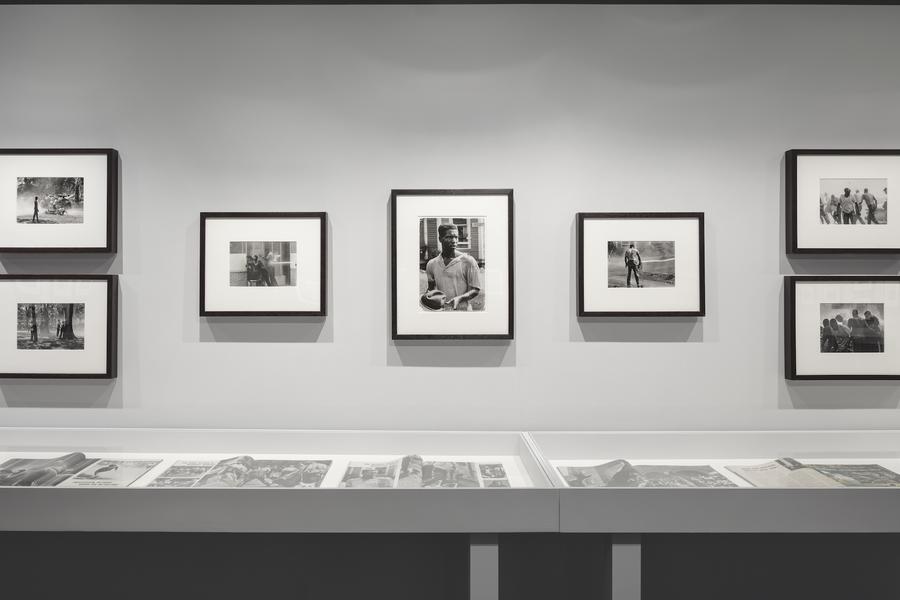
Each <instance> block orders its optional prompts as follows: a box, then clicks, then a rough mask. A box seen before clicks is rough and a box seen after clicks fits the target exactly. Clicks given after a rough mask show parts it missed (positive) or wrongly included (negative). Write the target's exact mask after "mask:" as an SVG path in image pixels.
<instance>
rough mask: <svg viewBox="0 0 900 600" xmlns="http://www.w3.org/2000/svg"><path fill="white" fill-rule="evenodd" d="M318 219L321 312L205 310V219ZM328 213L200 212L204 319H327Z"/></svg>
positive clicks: (201, 300)
mask: <svg viewBox="0 0 900 600" xmlns="http://www.w3.org/2000/svg"><path fill="white" fill-rule="evenodd" d="M279 218H283V219H319V220H320V227H319V235H320V238H321V244H320V246H321V247H320V251H319V256H320V257H321V259H320V264H319V273H320V275H319V278H320V281H319V286H320V292H319V307H320V310H282V311H252V310H251V311H248V310H206V220H207V219H279ZM327 221H328V213H327V212H201V213H200V316H201V317H326V316H328V307H327V301H328V300H327V299H328V294H327V284H328V271H327V269H328V256H327V250H328V243H327V235H328V233H327V231H328V227H327Z"/></svg>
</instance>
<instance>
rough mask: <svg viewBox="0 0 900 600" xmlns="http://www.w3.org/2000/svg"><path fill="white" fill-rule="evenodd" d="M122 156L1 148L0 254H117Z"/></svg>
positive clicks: (105, 151) (109, 152)
mask: <svg viewBox="0 0 900 600" xmlns="http://www.w3.org/2000/svg"><path fill="white" fill-rule="evenodd" d="M118 172H119V155H118V153H117V152H116V151H115V150H109V149H94V150H91V149H57V150H49V149H12V150H11V149H0V252H115V250H116V208H117V205H118V187H119V177H118Z"/></svg>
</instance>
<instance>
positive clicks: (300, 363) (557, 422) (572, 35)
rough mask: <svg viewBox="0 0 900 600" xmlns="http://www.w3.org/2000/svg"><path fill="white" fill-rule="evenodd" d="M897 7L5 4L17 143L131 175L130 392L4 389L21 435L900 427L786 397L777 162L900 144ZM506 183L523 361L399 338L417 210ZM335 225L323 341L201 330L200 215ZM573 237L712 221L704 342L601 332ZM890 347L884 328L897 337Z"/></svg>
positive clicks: (683, 322)
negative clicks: (405, 262) (578, 285)
mask: <svg viewBox="0 0 900 600" xmlns="http://www.w3.org/2000/svg"><path fill="white" fill-rule="evenodd" d="M898 27H900V8H897V7H863V8H859V7H769V6H758V7H754V6H743V7H737V6H735V7H721V6H718V7H715V6H710V7H699V6H694V7H660V6H642V7H622V6H415V7H411V6H368V7H364V6H341V7H337V6H334V7H321V6H318V7H317V6H282V7H275V6H272V7H207V6H194V7H178V6H159V7H154V6H134V7H129V6H111V7H102V6H88V7H58V6H57V7H54V6H4V7H0V81H2V82H3V83H2V89H3V91H2V93H0V146H3V147H112V148H116V149H118V150H119V151H120V153H121V157H122V175H121V176H122V200H121V206H122V216H121V240H122V243H121V244H120V251H119V253H118V255H116V256H115V257H113V258H109V257H103V256H88V257H66V256H63V257H57V258H51V257H46V256H45V257H40V256H25V255H4V256H2V257H0V270H2V271H4V272H8V273H33V272H34V273H57V272H60V273H77V272H89V273H106V272H109V273H119V274H121V313H122V314H121V319H120V321H121V330H122V331H121V351H120V352H121V353H120V375H119V378H118V379H117V380H115V381H112V382H78V381H76V382H64V381H60V382H50V383H48V382H46V381H43V382H42V381H32V382H13V381H9V380H7V381H4V382H2V383H0V425H4V426H25V425H29V426H125V427H138V426H143V427H170V426H171V427H180V426H184V427H260V428H268V427H289V428H398V429H408V428H426V429H432V428H434V429H552V428H576V429H757V428H760V429H793V428H796V429H813V428H827V429H840V428H896V427H900V410H898V405H900V386H898V385H897V384H896V383H890V382H869V383H867V382H862V383H859V382H856V383H841V382H830V383H828V382H826V383H817V382H802V383H800V382H797V383H788V382H786V381H785V380H784V378H783V370H782V360H783V349H782V346H783V341H782V335H781V328H782V322H783V321H782V315H781V313H782V309H781V303H782V276H783V275H786V274H792V273H798V274H845V273H847V274H897V273H898V271H900V260H898V259H897V258H893V257H882V258H870V257H858V258H841V257H830V258H829V257H824V258H823V257H818V258H802V259H789V258H787V257H786V256H785V254H784V243H783V234H784V218H783V212H784V210H783V202H784V201H783V189H782V188H783V183H782V179H783V177H782V156H783V153H784V151H785V150H787V149H789V148H792V147H797V148H799V147H825V148H827V147H838V148H839V147H851V148H852V147H862V148H866V147H898V146H900V119H898V118H897V117H898V114H900V113H898V107H900V77H898V63H897V60H898V57H900V36H898V35H897V33H896V32H897V30H898ZM413 187H447V188H455V187H511V188H514V190H515V202H516V256H515V259H516V268H517V271H516V307H517V319H516V339H515V341H513V342H512V343H508V344H504V343H494V344H475V343H468V344H460V343H443V344H442V343H430V344H419V343H406V344H401V343H396V344H395V343H392V342H391V341H390V319H389V316H390V315H389V312H390V303H389V291H388V288H389V264H390V263H389V258H388V239H389V238H388V235H389V227H388V210H387V208H388V197H389V193H390V190H391V188H413ZM216 210H218V211H241V210H258V211H303V210H307V211H319V210H325V211H328V213H329V234H330V236H331V238H330V243H329V246H330V263H331V264H330V268H329V283H330V286H331V289H330V292H329V296H330V299H329V315H330V316H328V317H327V318H326V319H324V320H316V319H273V318H260V319H246V318H245V319H225V318H218V319H202V318H200V317H199V316H198V309H197V305H198V293H199V291H198V287H199V284H198V270H199V267H198V258H199V249H198V246H199V213H200V212H201V211H216ZM577 211H703V212H705V213H706V223H707V229H706V242H707V279H706V286H707V288H706V289H707V313H708V316H707V317H705V318H701V319H594V320H588V321H581V320H578V319H577V318H576V317H575V298H574V294H575V278H574V256H575V250H574V248H575V239H574V222H575V213H576V212H577ZM886 325H887V327H888V331H890V327H891V325H890V324H886Z"/></svg>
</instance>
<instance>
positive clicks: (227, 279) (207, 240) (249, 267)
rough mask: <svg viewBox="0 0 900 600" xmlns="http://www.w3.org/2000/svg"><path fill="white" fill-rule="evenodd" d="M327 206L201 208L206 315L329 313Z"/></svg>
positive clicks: (202, 287) (203, 306)
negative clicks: (279, 209)
mask: <svg viewBox="0 0 900 600" xmlns="http://www.w3.org/2000/svg"><path fill="white" fill-rule="evenodd" d="M325 219H326V214H325V213H324V212H290V213H281V212H279V213H275V212H271V213H268V212H227V213H222V212H207V213H200V315H201V316H204V317H242V316H296V317H324V316H325V313H326V307H325V304H326V301H325V298H326V295H325V292H326V290H325V279H326V277H325V276H326V239H325V231H326V223H325Z"/></svg>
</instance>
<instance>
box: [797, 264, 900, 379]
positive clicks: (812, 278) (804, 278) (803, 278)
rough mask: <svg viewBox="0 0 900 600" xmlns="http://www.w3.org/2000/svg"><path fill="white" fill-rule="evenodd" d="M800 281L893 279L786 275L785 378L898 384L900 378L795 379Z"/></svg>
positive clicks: (882, 278)
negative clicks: (798, 286)
mask: <svg viewBox="0 0 900 600" xmlns="http://www.w3.org/2000/svg"><path fill="white" fill-rule="evenodd" d="M803 281H823V282H833V283H838V282H841V281H885V282H887V281H895V282H898V283H900V276H894V275H809V276H798V275H786V276H785V277H784V377H785V379H788V380H792V381H892V380H900V375H798V374H797V339H796V336H795V335H794V333H795V326H796V321H795V318H794V317H795V314H796V310H797V304H796V301H797V294H796V290H797V283H798V282H803Z"/></svg>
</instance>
